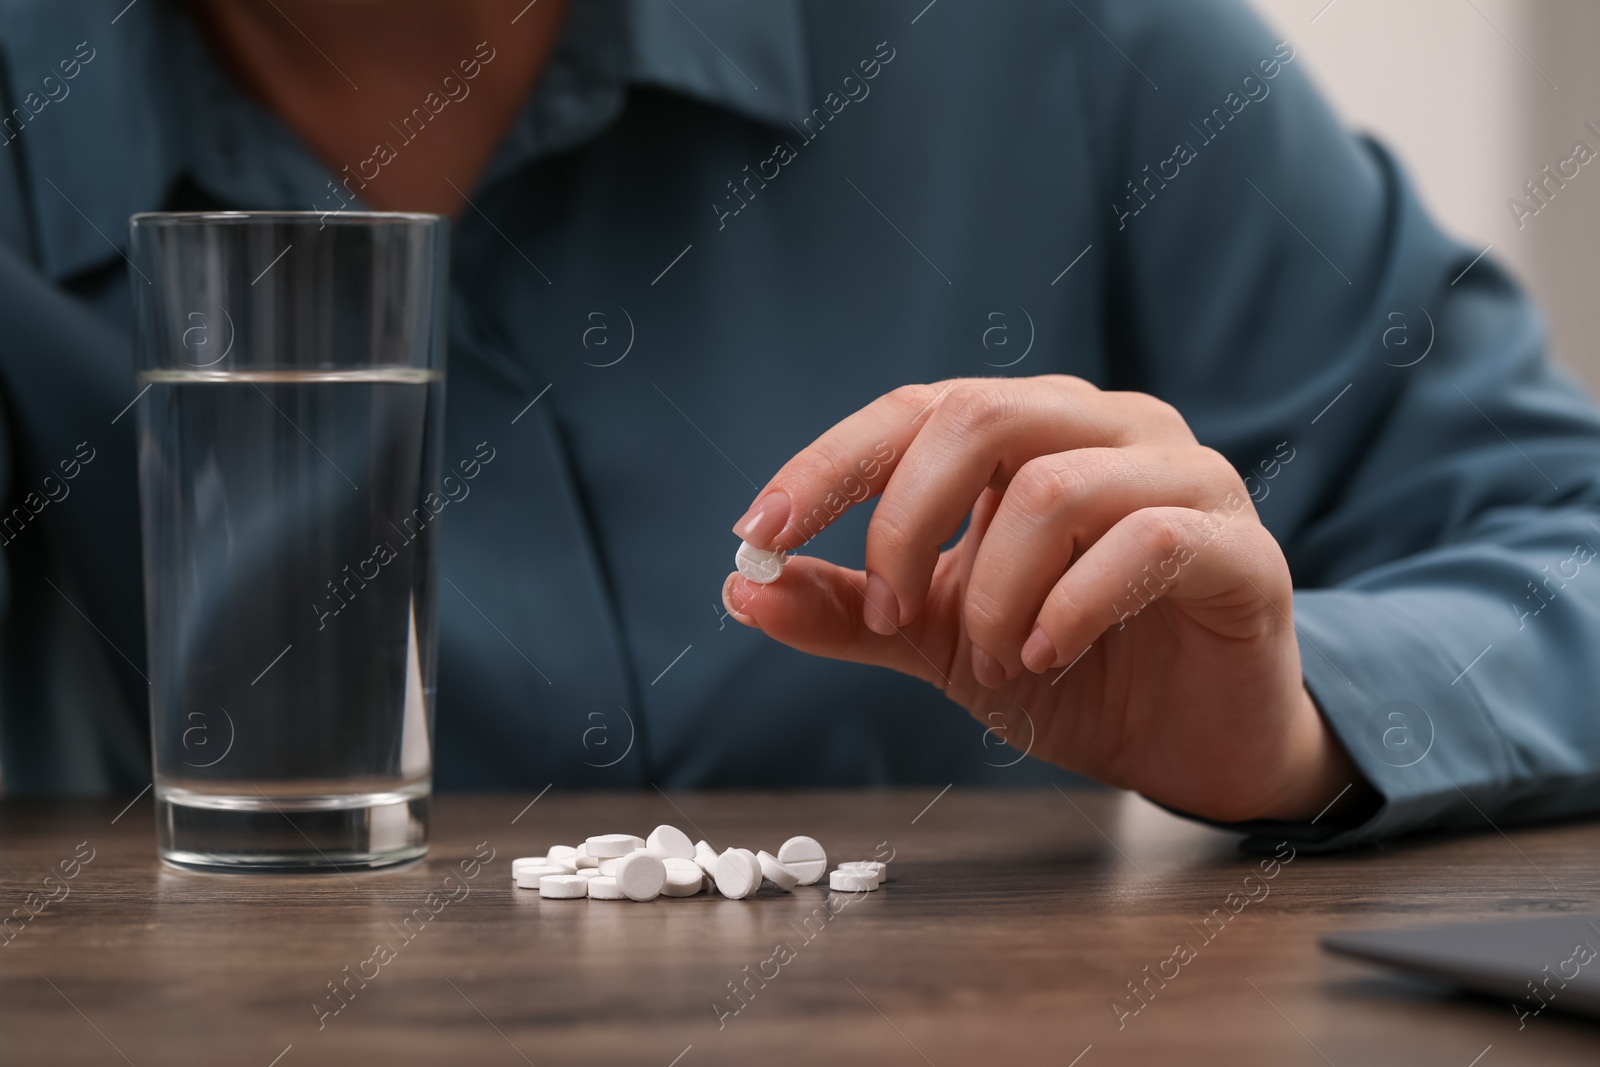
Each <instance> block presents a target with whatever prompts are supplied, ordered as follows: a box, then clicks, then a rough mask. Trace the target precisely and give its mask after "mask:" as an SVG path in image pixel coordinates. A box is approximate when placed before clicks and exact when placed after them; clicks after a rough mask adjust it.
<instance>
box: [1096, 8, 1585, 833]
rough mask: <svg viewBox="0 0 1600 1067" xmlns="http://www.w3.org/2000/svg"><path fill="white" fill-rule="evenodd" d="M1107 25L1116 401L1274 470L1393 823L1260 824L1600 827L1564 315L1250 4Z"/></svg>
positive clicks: (1284, 531)
mask: <svg viewBox="0 0 1600 1067" xmlns="http://www.w3.org/2000/svg"><path fill="white" fill-rule="evenodd" d="M1083 10H1084V12H1085V18H1086V21H1087V20H1088V19H1089V18H1090V17H1092V18H1093V20H1094V22H1095V23H1096V24H1097V27H1098V29H1092V28H1090V27H1089V26H1087V25H1086V26H1085V27H1084V34H1085V36H1084V41H1083V44H1082V48H1083V49H1084V53H1085V54H1086V55H1088V54H1094V55H1096V56H1097V57H1098V58H1096V59H1095V60H1094V61H1093V62H1094V63H1095V64H1097V69H1096V73H1097V76H1098V78H1099V79H1100V81H1099V84H1100V85H1101V86H1102V87H1104V88H1105V89H1106V91H1105V93H1104V98H1103V103H1102V105H1101V107H1102V109H1103V110H1102V111H1101V112H1100V115H1099V117H1098V118H1097V119H1096V120H1095V121H1096V122H1097V124H1098V130H1097V131H1096V137H1097V138H1098V140H1099V143H1101V144H1102V145H1104V147H1105V151H1104V153H1103V155H1104V166H1103V168H1102V174H1103V176H1104V177H1103V187H1104V195H1105V197H1106V207H1105V212H1106V214H1105V231H1104V237H1103V239H1104V240H1105V242H1106V247H1107V249H1108V252H1107V255H1108V263H1109V267H1108V269H1109V272H1110V287H1109V291H1110V293H1111V294H1112V296H1111V298H1110V299H1109V301H1108V305H1107V308H1106V312H1105V313H1106V316H1107V327H1106V330H1107V335H1108V336H1109V337H1110V338H1112V351H1111V358H1112V363H1113V365H1114V366H1116V367H1117V368H1118V369H1117V370H1116V371H1115V372H1114V374H1113V377H1114V378H1115V379H1117V380H1116V381H1114V382H1113V384H1114V385H1116V386H1117V387H1121V388H1134V389H1140V390H1144V391H1148V392H1151V393H1155V394H1157V395H1159V396H1161V397H1163V398H1165V399H1167V400H1169V401H1170V402H1172V403H1174V404H1175V405H1177V407H1178V408H1179V409H1180V410H1181V411H1182V412H1183V413H1184V414H1185V416H1186V417H1187V418H1188V419H1189V421H1190V424H1191V426H1192V427H1193V428H1194V430H1195V432H1196V434H1197V435H1198V436H1199V438H1200V440H1201V441H1202V442H1204V443H1206V444H1209V445H1212V446H1213V447H1216V448H1218V449H1219V450H1220V451H1222V452H1223V453H1224V454H1226V455H1227V456H1228V457H1229V458H1230V459H1231V460H1232V461H1233V463H1234V464H1235V466H1236V467H1237V469H1238V470H1239V471H1240V473H1241V474H1243V475H1244V476H1245V479H1246V481H1245V484H1246V487H1247V488H1248V489H1249V491H1250V494H1251V497H1252V499H1253V500H1255V502H1256V507H1257V510H1258V512H1259V514H1260V515H1261V517H1262V520H1263V521H1264V522H1265V523H1266V525H1267V526H1268V528H1269V529H1270V530H1271V531H1272V532H1273V534H1274V535H1275V536H1276V537H1277V539H1278V541H1279V543H1280V544H1281V545H1282V547H1283V550H1284V553H1285V555H1286V556H1287V558H1288V561H1289V564H1290V567H1291V570H1292V572H1293V575H1294V580H1295V586H1296V590H1297V592H1296V597H1295V619H1294V621H1295V626H1296V630H1297V632H1298V634H1299V641H1300V650H1301V658H1302V661H1303V664H1304V675H1305V682H1306V686H1307V688H1308V689H1309V691H1310V693H1311V694H1312V696H1313V698H1314V699H1315V701H1316V702H1317V704H1318V705H1319V707H1320V708H1321V710H1322V713H1323V715H1324V716H1325V718H1326V720H1327V722H1328V723H1329V725H1330V726H1331V728H1332V729H1333V731H1334V732H1335V733H1336V734H1337V735H1338V737H1339V738H1340V739H1341V741H1342V742H1343V743H1344V745H1345V746H1346V747H1347V748H1348V750H1349V752H1350V755H1351V757H1352V758H1353V759H1354V761H1355V762H1356V764H1357V765H1358V766H1359V768H1360V770H1361V772H1362V773H1363V774H1364V775H1365V776H1366V778H1367V780H1368V781H1369V782H1370V783H1371V785H1372V786H1373V788H1374V789H1375V790H1376V791H1377V792H1378V793H1379V794H1380V795H1381V800H1382V803H1381V806H1379V807H1378V808H1377V810H1376V812H1375V814H1373V815H1372V816H1371V817H1370V818H1368V819H1366V820H1365V821H1363V822H1361V823H1360V825H1348V824H1343V825H1314V824H1306V825H1292V824H1255V825H1251V826H1243V827H1240V829H1244V830H1246V831H1249V832H1254V833H1258V834H1270V835H1271V837H1272V838H1273V839H1275V840H1278V839H1289V840H1294V841H1297V842H1303V843H1306V844H1309V845H1313V846H1316V847H1322V848H1336V847H1340V846H1345V845H1350V844H1355V843H1360V842H1369V841H1374V840H1378V839H1383V838H1389V837H1393V836H1396V835H1400V834H1405V833H1411V832H1417V831H1425V830H1440V829H1468V828H1478V829H1488V828H1489V827H1490V826H1496V827H1499V826H1506V825H1510V824H1512V823H1516V822H1522V821H1527V820H1537V819H1549V818H1555V817H1560V816H1567V815H1573V814H1577V813H1584V812H1593V811H1595V810H1597V809H1600V716H1597V714H1596V701H1597V694H1600V655H1596V654H1595V650H1596V649H1600V564H1597V563H1595V562H1594V558H1595V555H1596V550H1597V546H1600V509H1597V506H1596V505H1597V499H1600V484H1597V483H1600V419H1597V417H1596V411H1595V409H1594V407H1593V405H1592V404H1591V402H1590V401H1589V400H1588V399H1587V398H1586V397H1585V396H1584V395H1583V393H1582V392H1581V391H1580V390H1579V389H1578V388H1577V387H1576V386H1575V385H1574V384H1573V383H1572V382H1571V381H1570V380H1568V379H1567V378H1566V377H1565V376H1564V375H1563V374H1562V373H1560V372H1558V371H1557V370H1556V369H1555V368H1554V367H1553V366H1552V365H1551V363H1550V362H1549V361H1548V359H1547V357H1546V353H1545V338H1544V330H1543V325H1542V322H1541V319H1540V316H1539V314H1538V313H1537V311H1536V310H1535V308H1534V307H1533V306H1532V305H1531V304H1530V302H1529V300H1528V299H1527V297H1526V296H1525V295H1524V294H1523V293H1521V292H1520V291H1519V290H1518V288H1517V286H1516V285H1515V284H1514V283H1513V282H1512V280H1511V279H1510V278H1509V277H1508V276H1507V275H1506V273H1505V272H1504V271H1503V270H1502V269H1501V268H1500V267H1499V266H1498V265H1497V264H1496V263H1495V260H1494V257H1493V256H1492V254H1484V253H1483V250H1482V249H1480V248H1474V247H1470V246H1464V245H1462V244H1460V243H1458V242H1455V241H1453V240H1451V239H1449V238H1447V237H1446V236H1444V235H1443V234H1442V233H1441V232H1440V230H1439V229H1438V228H1437V226H1435V224H1434V223H1433V222H1432V221H1431V220H1430V219H1429V218H1428V216H1427V214H1426V212H1425V211H1424V210H1423V208H1422V206H1421V205H1420V204H1419V202H1418V200H1417V197H1416V194H1415V193H1414V192H1413V190H1412V188H1411V187H1410V186H1409V184H1408V183H1407V181H1406V179H1405V177H1404V175H1403V174H1402V173H1401V170H1400V168H1399V166H1398V165H1397V163H1396V162H1395V160H1394V158H1393V157H1392V156H1390V155H1389V154H1388V153H1387V152H1386V151H1385V150H1384V149H1383V148H1381V147H1380V146H1378V145H1377V144H1375V143H1373V142H1372V141H1370V140H1367V139H1364V138H1359V137H1355V136H1352V135H1350V134H1349V133H1347V132H1346V131H1344V130H1343V129H1342V128H1341V126H1340V125H1339V123H1338V121H1337V120H1336V119H1335V118H1334V116H1333V115H1332V114H1331V113H1330V111H1329V110H1328V108H1327V107H1326V106H1325V105H1324V104H1323V102H1322V101H1321V100H1320V98H1319V97H1318V95H1317V93H1316V91H1315V89H1314V87H1313V86H1312V85H1311V83H1310V81H1309V79H1308V77H1307V71H1306V70H1305V64H1304V62H1303V60H1302V59H1301V58H1300V57H1298V56H1297V55H1296V54H1295V51H1294V49H1293V47H1292V45H1291V44H1289V43H1286V42H1281V41H1280V40H1279V39H1278V38H1277V36H1276V35H1274V34H1272V33H1270V32H1269V31H1268V30H1267V29H1266V28H1265V27H1263V26H1262V25H1261V24H1260V23H1259V22H1257V21H1256V20H1255V18H1254V17H1253V16H1251V15H1250V14H1249V13H1247V12H1246V11H1245V10H1244V9H1243V7H1242V6H1240V5H1237V4H1234V3H1230V2H1226V0H1202V2H1192V0H1183V2H1181V3H1148V4H1122V3H1111V2H1107V3H1104V4H1097V5H1090V6H1086V7H1085V8H1084V9H1083ZM1100 31H1103V34H1104V37H1103V38H1102V37H1101V35H1100ZM1095 42H1099V46H1098V49H1097V50H1096V49H1094V48H1093V47H1092V46H1094V45H1095ZM1108 42H1114V45H1115V48H1116V49H1117V50H1116V51H1114V50H1113V49H1112V48H1111V47H1107V44H1108ZM1593 147H1596V148H1600V145H1596V146H1593ZM1539 221H1540V222H1541V223H1543V222H1544V221H1545V220H1544V219H1542V218H1541V219H1540V220H1539ZM1331 799H1332V798H1330V800H1331ZM1330 821H1331V820H1330Z"/></svg>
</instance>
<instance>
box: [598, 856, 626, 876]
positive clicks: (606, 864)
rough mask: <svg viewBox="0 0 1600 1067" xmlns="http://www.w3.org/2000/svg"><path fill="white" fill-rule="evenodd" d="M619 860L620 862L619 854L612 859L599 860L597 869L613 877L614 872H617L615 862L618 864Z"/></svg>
mask: <svg viewBox="0 0 1600 1067" xmlns="http://www.w3.org/2000/svg"><path fill="white" fill-rule="evenodd" d="M630 855H631V853H630ZM621 862H622V857H621V856H617V857H616V858H614V859H604V860H601V861H600V866H599V871H600V873H601V874H603V875H606V876H607V877H610V878H615V877H616V874H617V864H619V863H621Z"/></svg>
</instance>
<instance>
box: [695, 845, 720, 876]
mask: <svg viewBox="0 0 1600 1067" xmlns="http://www.w3.org/2000/svg"><path fill="white" fill-rule="evenodd" d="M694 861H695V862H696V863H698V864H699V865H700V868H701V869H702V870H704V871H705V872H706V873H707V874H709V875H711V876H712V877H713V878H715V877H716V875H717V850H716V849H714V848H712V847H711V846H710V845H709V844H708V843H706V842H705V841H696V842H695V843H694Z"/></svg>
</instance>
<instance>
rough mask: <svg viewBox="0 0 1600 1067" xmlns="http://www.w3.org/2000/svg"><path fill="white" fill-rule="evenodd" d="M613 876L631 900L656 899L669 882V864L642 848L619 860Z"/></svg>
mask: <svg viewBox="0 0 1600 1067" xmlns="http://www.w3.org/2000/svg"><path fill="white" fill-rule="evenodd" d="M612 877H614V878H616V880H617V886H618V887H619V888H620V889H621V890H622V892H623V893H625V894H626V895H627V897H628V899H629V900H654V899H655V898H656V897H658V896H660V895H661V887H662V886H663V885H666V883H667V866H666V864H664V863H662V862H661V861H660V860H658V859H656V858H655V857H654V856H652V855H650V853H648V852H645V851H642V850H641V851H637V852H632V853H629V854H628V855H626V856H624V857H622V858H621V859H620V860H618V861H617V873H616V874H615V875H613V876H612Z"/></svg>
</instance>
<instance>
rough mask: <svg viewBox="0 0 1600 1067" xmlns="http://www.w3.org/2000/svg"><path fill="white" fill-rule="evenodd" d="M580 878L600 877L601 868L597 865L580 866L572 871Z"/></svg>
mask: <svg viewBox="0 0 1600 1067" xmlns="http://www.w3.org/2000/svg"><path fill="white" fill-rule="evenodd" d="M572 873H573V874H575V875H576V876H578V877H579V878H599V877H600V870H599V868H597V867H579V868H578V869H577V870H575V871H573V872H572Z"/></svg>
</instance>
